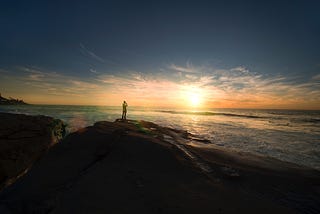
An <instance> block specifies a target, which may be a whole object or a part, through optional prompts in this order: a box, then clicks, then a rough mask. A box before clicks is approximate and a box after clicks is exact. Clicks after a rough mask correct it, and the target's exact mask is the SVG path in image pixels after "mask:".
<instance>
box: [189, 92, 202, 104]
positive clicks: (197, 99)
mask: <svg viewBox="0 0 320 214" xmlns="http://www.w3.org/2000/svg"><path fill="white" fill-rule="evenodd" d="M189 101H190V104H191V106H193V107H197V106H199V105H200V97H199V95H197V94H191V95H190V97H189Z"/></svg>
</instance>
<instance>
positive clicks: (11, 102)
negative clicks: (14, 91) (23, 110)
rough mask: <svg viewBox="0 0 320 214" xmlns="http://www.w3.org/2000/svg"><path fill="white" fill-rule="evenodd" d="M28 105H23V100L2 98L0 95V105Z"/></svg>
mask: <svg viewBox="0 0 320 214" xmlns="http://www.w3.org/2000/svg"><path fill="white" fill-rule="evenodd" d="M27 104H28V103H25V102H24V101H23V100H19V99H15V98H12V97H9V98H5V97H2V95H1V93H0V105H27Z"/></svg>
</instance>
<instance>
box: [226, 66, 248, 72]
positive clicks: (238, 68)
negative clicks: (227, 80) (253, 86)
mask: <svg viewBox="0 0 320 214" xmlns="http://www.w3.org/2000/svg"><path fill="white" fill-rule="evenodd" d="M230 70H231V71H237V72H242V73H249V70H248V69H247V68H245V67H244V66H239V67H235V68H232V69H230Z"/></svg>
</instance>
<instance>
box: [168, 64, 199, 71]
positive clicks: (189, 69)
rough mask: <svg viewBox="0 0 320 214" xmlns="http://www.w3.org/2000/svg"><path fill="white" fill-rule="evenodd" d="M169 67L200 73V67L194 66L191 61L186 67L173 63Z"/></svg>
mask: <svg viewBox="0 0 320 214" xmlns="http://www.w3.org/2000/svg"><path fill="white" fill-rule="evenodd" d="M169 69H172V70H175V71H179V72H185V73H198V72H200V70H199V68H194V67H193V66H192V64H190V63H187V65H186V66H185V67H184V66H178V65H175V64H171V65H170V66H169Z"/></svg>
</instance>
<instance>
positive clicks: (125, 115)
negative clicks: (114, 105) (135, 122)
mask: <svg viewBox="0 0 320 214" xmlns="http://www.w3.org/2000/svg"><path fill="white" fill-rule="evenodd" d="M124 119H125V120H126V119H127V111H125V112H124Z"/></svg>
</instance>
